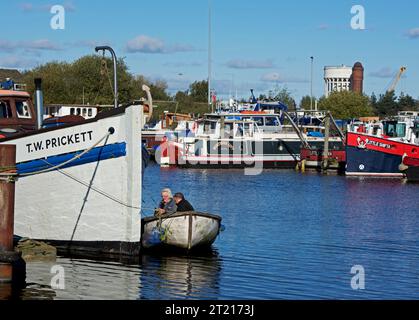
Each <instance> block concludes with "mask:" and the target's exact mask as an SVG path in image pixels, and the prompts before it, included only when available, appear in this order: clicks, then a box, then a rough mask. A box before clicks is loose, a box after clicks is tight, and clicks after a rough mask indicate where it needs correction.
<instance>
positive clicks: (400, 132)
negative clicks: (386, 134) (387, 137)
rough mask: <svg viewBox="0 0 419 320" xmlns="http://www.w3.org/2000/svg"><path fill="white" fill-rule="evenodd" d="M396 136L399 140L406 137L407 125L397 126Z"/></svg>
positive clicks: (399, 124)
mask: <svg viewBox="0 0 419 320" xmlns="http://www.w3.org/2000/svg"><path fill="white" fill-rule="evenodd" d="M396 134H397V137H398V138H404V136H405V135H406V124H404V123H398V124H397V126H396Z"/></svg>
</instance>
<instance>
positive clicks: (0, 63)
mask: <svg viewBox="0 0 419 320" xmlns="http://www.w3.org/2000/svg"><path fill="white" fill-rule="evenodd" d="M37 64H38V61H36V60H31V59H25V58H21V57H18V56H8V57H2V58H0V67H3V68H13V69H25V68H31V67H33V66H35V65H37Z"/></svg>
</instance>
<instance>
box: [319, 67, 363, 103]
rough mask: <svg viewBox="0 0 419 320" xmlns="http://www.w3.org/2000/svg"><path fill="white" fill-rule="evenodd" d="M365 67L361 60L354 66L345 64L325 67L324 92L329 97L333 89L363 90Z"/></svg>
mask: <svg viewBox="0 0 419 320" xmlns="http://www.w3.org/2000/svg"><path fill="white" fill-rule="evenodd" d="M363 82H364V67H363V66H362V64H361V63H360V62H357V63H355V65H354V66H353V67H348V66H345V65H342V66H338V67H333V66H328V67H325V68H324V94H325V96H326V97H328V96H329V95H330V94H331V93H332V92H333V91H339V92H340V91H350V90H351V91H354V92H358V93H362V92H363Z"/></svg>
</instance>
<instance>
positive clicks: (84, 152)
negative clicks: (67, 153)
mask: <svg viewBox="0 0 419 320" xmlns="http://www.w3.org/2000/svg"><path fill="white" fill-rule="evenodd" d="M113 133H114V131H113V128H110V129H109V131H108V132H107V133H106V134H105V135H104V136H103V137H102V138H101V139H100V140H99V141H98V142H96V143H95V144H94V145H93V146H91V147H90V148H89V149H86V150H84V151H83V152H82V153H79V154H77V155H76V156H74V157H73V158H71V159H69V160H67V161H65V162H63V163H61V164H59V165H56V166H54V167H51V168H48V169H44V170H39V171H34V172H29V173H22V174H16V175H19V176H21V177H27V176H32V175H36V174H41V173H47V172H51V171H55V170H58V169H60V168H62V167H64V166H66V165H67V164H69V163H71V162H73V161H76V160H78V159H80V158H81V157H83V156H84V155H85V154H87V153H89V152H90V151H92V150H93V149H94V148H96V147H97V146H98V145H99V144H100V143H101V142H102V141H103V140H105V139H107V138H108V137H109V136H110V135H112V134H113ZM44 161H45V160H44ZM45 162H47V161H45Z"/></svg>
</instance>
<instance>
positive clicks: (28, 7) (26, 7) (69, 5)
mask: <svg viewBox="0 0 419 320" xmlns="http://www.w3.org/2000/svg"><path fill="white" fill-rule="evenodd" d="M55 5H60V6H63V7H64V9H65V11H67V12H74V11H76V6H75V5H74V3H73V2H72V1H67V2H64V3H55V4H46V5H34V4H32V3H30V2H24V3H20V4H19V8H20V10H22V11H23V12H27V13H29V12H34V11H42V12H45V11H47V12H50V11H51V8H52V7H53V6H55Z"/></svg>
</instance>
